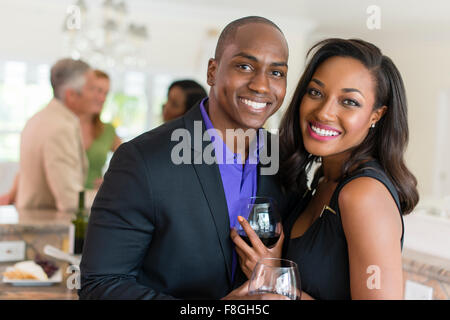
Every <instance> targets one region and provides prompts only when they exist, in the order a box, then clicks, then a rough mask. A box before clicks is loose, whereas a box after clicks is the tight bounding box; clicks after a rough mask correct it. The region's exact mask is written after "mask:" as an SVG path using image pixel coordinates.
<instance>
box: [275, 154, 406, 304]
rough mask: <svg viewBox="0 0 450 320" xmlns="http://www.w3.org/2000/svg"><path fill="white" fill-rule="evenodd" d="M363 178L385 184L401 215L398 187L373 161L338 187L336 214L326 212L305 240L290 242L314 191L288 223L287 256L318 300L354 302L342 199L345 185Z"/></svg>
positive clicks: (334, 199) (333, 203)
mask: <svg viewBox="0 0 450 320" xmlns="http://www.w3.org/2000/svg"><path fill="white" fill-rule="evenodd" d="M359 177H372V178H374V179H377V180H379V181H380V182H382V183H383V184H384V185H385V186H386V188H387V189H388V190H389V192H390V193H391V195H392V197H393V198H394V200H395V203H396V204H397V207H398V209H399V214H400V212H401V208H400V201H399V198H398V193H397V191H396V189H395V187H394V185H393V184H392V182H391V181H390V179H389V178H388V176H387V175H386V173H385V172H384V171H383V169H382V168H381V166H380V165H379V164H378V162H376V161H369V162H366V163H364V164H363V165H362V166H361V167H360V168H359V169H358V170H356V171H355V172H354V173H353V174H352V175H350V176H349V177H346V178H344V179H343V180H342V181H340V182H339V183H338V185H337V187H336V190H335V191H334V193H333V195H332V197H331V200H330V204H329V207H330V208H331V209H332V210H330V209H325V210H324V211H323V213H322V215H321V216H320V217H319V218H317V219H316V220H315V221H314V223H313V224H312V225H311V226H310V227H309V228H308V229H307V230H306V232H305V233H304V234H303V235H302V236H300V237H298V238H294V239H290V232H291V229H292V226H293V225H294V222H295V221H296V220H297V218H298V217H299V215H300V214H301V213H302V212H303V211H304V210H305V208H306V206H307V204H308V202H309V201H310V200H311V197H312V192H311V191H309V192H308V193H307V194H305V196H304V197H303V199H301V200H300V201H298V203H297V205H296V206H295V208H294V209H293V210H292V211H291V214H290V215H289V216H288V217H287V219H286V221H285V222H284V229H285V230H284V232H285V235H286V238H285V239H286V241H285V244H284V249H283V250H284V251H283V255H284V257H285V258H286V259H289V260H292V261H295V262H296V263H297V264H298V267H299V272H300V280H301V286H302V290H303V291H304V292H306V293H308V294H309V295H310V296H311V297H313V298H314V299H320V300H322V299H326V300H327V299H338V300H344V299H351V294H350V274H349V258H348V251H347V241H346V238H345V234H344V230H343V227H342V222H341V218H340V212H339V205H338V197H339V192H340V190H341V189H342V188H343V187H344V185H345V184H347V183H348V182H350V181H351V180H353V179H356V178H359ZM333 211H334V212H335V213H333ZM400 217H401V219H402V236H401V239H400V241H401V245H402V247H403V234H404V225H403V218H402V216H401V214H400Z"/></svg>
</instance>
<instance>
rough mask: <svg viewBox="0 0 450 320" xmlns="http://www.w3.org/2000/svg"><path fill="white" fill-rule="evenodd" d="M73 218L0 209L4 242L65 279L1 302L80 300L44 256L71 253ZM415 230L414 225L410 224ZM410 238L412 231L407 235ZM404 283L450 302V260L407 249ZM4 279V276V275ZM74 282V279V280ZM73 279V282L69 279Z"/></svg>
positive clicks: (10, 291)
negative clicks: (21, 247) (48, 250)
mask: <svg viewBox="0 0 450 320" xmlns="http://www.w3.org/2000/svg"><path fill="white" fill-rule="evenodd" d="M72 218H73V216H72V214H70V213H61V212H57V211H55V210H34V211H27V210H19V211H16V209H15V208H14V207H11V206H3V207H2V206H0V241H18V240H22V241H25V243H26V255H25V260H33V259H34V257H35V255H36V253H40V254H41V255H42V256H44V257H45V258H48V259H50V260H53V261H55V262H56V263H57V264H58V266H60V268H61V271H62V276H63V280H62V282H61V283H58V284H54V285H52V286H48V287H16V286H12V285H11V284H7V283H3V282H0V300H1V299H17V300H33V299H38V300H52V299H58V300H66V299H67V300H72V299H78V295H77V290H76V289H75V288H74V289H70V288H68V287H74V286H73V285H71V284H70V283H71V282H70V281H69V284H68V281H67V280H68V278H69V277H70V276H71V274H70V272H69V273H67V267H68V265H69V264H68V263H66V262H60V261H57V260H56V259H53V258H51V257H48V256H46V255H44V254H43V248H44V246H45V245H46V244H50V245H52V246H54V247H56V248H58V249H61V250H63V251H65V252H69V251H70V247H71V243H70V238H71V235H70V229H71V220H72ZM407 227H411V228H410V229H412V225H408V226H407ZM406 234H407V235H408V228H407V233H406ZM15 263H16V261H9V262H0V275H1V274H2V273H3V271H5V269H6V267H7V266H12V265H14V264H15ZM403 276H404V277H403V278H404V279H403V281H404V282H405V284H406V281H413V282H415V283H418V284H422V285H424V286H427V287H430V288H433V294H432V299H436V300H440V299H442V300H449V299H450V261H449V260H448V259H445V258H442V257H436V256H432V255H429V254H427V253H425V252H418V251H415V250H411V249H410V248H408V247H406V248H404V250H403ZM0 277H1V279H3V276H0ZM71 279H72V278H71ZM69 280H70V279H69Z"/></svg>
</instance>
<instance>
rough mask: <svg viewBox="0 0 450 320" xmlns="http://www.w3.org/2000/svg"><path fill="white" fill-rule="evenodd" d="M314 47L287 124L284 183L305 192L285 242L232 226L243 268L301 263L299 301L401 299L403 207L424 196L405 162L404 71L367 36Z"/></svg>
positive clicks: (242, 291) (283, 133)
mask: <svg viewBox="0 0 450 320" xmlns="http://www.w3.org/2000/svg"><path fill="white" fill-rule="evenodd" d="M312 50H315V53H314V54H313V56H312V58H311V60H310V61H309V63H308V65H307V67H306V70H305V72H304V73H303V76H302V78H301V79H300V82H299V83H298V85H297V89H296V91H295V93H294V97H293V100H292V102H291V104H290V105H289V107H288V109H287V111H286V113H285V115H284V117H283V120H282V122H281V125H280V152H281V157H280V177H281V182H282V184H283V186H284V187H285V188H286V190H288V191H290V192H292V193H293V194H296V195H297V198H298V201H297V203H296V204H295V205H294V206H292V208H291V209H290V210H289V211H288V212H287V214H288V217H287V219H286V220H285V221H284V222H283V224H284V234H285V241H283V238H284V235H282V236H281V237H280V240H279V241H278V243H277V244H276V245H275V247H273V248H271V249H268V248H266V247H265V246H264V245H263V243H262V242H261V241H260V240H259V238H258V237H257V236H256V234H255V233H254V232H253V230H252V229H251V228H250V226H249V224H248V222H247V221H246V220H245V219H243V218H242V219H241V218H240V221H242V222H241V224H242V225H243V227H244V229H245V230H246V232H247V234H248V235H249V238H250V240H251V242H252V244H253V247H250V246H248V245H247V244H246V243H245V242H244V241H243V240H242V238H240V237H239V235H238V234H237V233H236V232H235V231H234V230H233V231H232V233H231V237H232V239H233V241H234V243H235V244H236V251H237V253H238V254H239V257H240V263H241V268H242V270H243V271H244V273H245V274H246V275H247V276H248V277H249V276H250V275H251V272H252V270H253V268H254V266H255V264H256V262H257V261H258V260H259V259H260V258H263V257H277V258H279V257H280V256H283V258H286V259H290V260H293V261H294V262H296V263H297V264H298V267H299V272H300V277H301V286H302V291H303V293H302V299H338V300H342V299H403V273H402V254H401V250H402V246H403V236H404V225H403V217H402V215H405V214H408V213H410V212H411V211H412V210H413V209H414V207H415V205H416V204H417V202H418V199H419V196H418V192H417V188H416V185H417V181H416V179H415V177H414V176H413V174H412V173H411V172H410V171H409V170H408V168H407V167H406V165H405V162H404V152H405V149H406V145H407V142H408V135H409V131H408V123H407V103H406V94H405V89H404V85H403V81H402V78H401V75H400V73H399V71H398V70H397V68H396V66H395V65H394V63H393V62H392V60H391V59H390V58H389V57H387V56H384V55H383V54H382V53H381V51H380V50H379V49H378V48H377V47H376V46H374V45H373V44H371V43H368V42H365V41H362V40H343V39H327V40H324V41H321V42H319V43H318V44H316V45H315V46H314V47H313V48H312V49H311V50H310V52H311V51H312ZM314 163H317V164H319V165H320V167H319V168H318V170H317V171H315V172H314V178H313V179H311V180H312V181H308V178H309V175H308V173H309V171H310V170H311V168H312V167H314V166H313V164H314ZM283 242H284V244H283ZM245 294H246V292H245V287H241V288H240V289H239V290H236V291H235V292H234V294H231V296H232V298H236V299H239V298H240V297H239V296H241V295H245Z"/></svg>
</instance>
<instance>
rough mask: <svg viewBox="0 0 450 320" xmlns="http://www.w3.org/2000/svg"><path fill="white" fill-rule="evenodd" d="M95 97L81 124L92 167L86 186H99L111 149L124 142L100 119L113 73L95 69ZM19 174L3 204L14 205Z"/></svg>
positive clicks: (93, 187) (3, 199)
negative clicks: (92, 105) (110, 76)
mask: <svg viewBox="0 0 450 320" xmlns="http://www.w3.org/2000/svg"><path fill="white" fill-rule="evenodd" d="M94 74H95V86H94V87H93V88H92V90H95V92H96V95H95V100H96V103H95V104H94V107H93V109H92V110H91V111H92V112H91V113H89V114H88V115H86V116H85V117H81V118H80V127H81V133H82V138H83V139H82V140H83V145H84V148H85V150H86V154H87V158H88V161H89V170H88V174H87V179H86V184H85V188H86V189H98V188H99V187H100V184H101V183H102V181H103V176H102V168H103V166H104V165H105V162H106V157H107V155H108V152H109V151H113V152H114V151H115V150H116V149H117V147H118V146H119V145H120V144H121V140H120V138H119V137H118V136H117V135H116V132H115V129H114V127H113V126H112V125H111V124H109V123H103V122H101V120H100V113H101V112H102V109H103V105H104V103H105V100H106V96H107V95H108V92H109V87H110V80H109V76H108V75H107V74H106V73H105V72H103V71H100V70H94ZM18 177H19V173H17V175H16V177H15V178H14V182H13V185H12V187H11V189H10V190H9V192H7V193H5V194H3V195H0V205H9V204H14V202H15V198H16V193H17V185H18V181H19V179H18Z"/></svg>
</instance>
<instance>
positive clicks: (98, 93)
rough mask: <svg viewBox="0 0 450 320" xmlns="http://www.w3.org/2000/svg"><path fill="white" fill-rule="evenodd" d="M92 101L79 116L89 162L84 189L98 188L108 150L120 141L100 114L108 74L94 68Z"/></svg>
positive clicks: (106, 87) (105, 92)
mask: <svg viewBox="0 0 450 320" xmlns="http://www.w3.org/2000/svg"><path fill="white" fill-rule="evenodd" d="M94 75H95V78H94V90H95V96H94V103H93V104H92V107H93V109H92V110H91V112H90V113H87V114H86V115H83V116H81V117H80V124H81V133H82V137H83V144H84V148H85V150H86V155H87V157H88V162H89V170H88V174H87V179H86V184H85V187H86V189H98V188H99V187H100V185H101V183H102V181H103V172H102V170H103V167H104V165H105V163H106V159H107V156H108V152H110V151H113V152H114V151H115V150H116V149H117V147H118V146H119V145H120V144H121V143H122V141H121V140H120V138H119V137H118V136H117V134H116V131H115V129H114V127H113V125H112V124H110V123H103V122H102V121H101V120H100V114H101V112H102V109H103V105H104V104H105V100H106V97H107V95H108V92H109V88H110V79H109V76H108V75H107V74H106V73H105V72H103V71H101V70H94Z"/></svg>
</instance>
